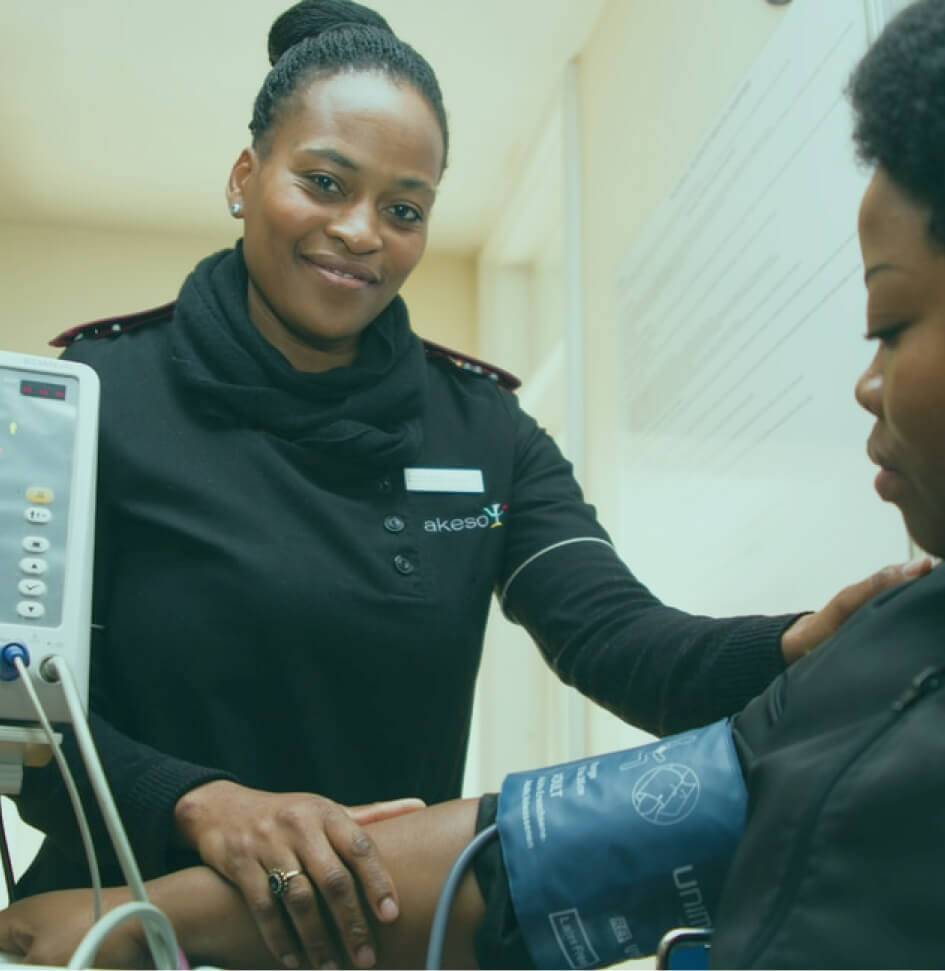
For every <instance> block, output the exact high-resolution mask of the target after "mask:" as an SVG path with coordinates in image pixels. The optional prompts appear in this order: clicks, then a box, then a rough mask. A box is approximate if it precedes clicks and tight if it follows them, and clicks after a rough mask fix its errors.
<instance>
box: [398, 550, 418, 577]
mask: <svg viewBox="0 0 945 971" xmlns="http://www.w3.org/2000/svg"><path fill="white" fill-rule="evenodd" d="M394 569H395V570H396V571H397V572H398V573H402V574H403V575H404V576H405V577H406V576H410V574H411V573H413V571H414V570H415V569H416V567H415V566H414V565H413V563H411V562H410V560H408V559H407V557H406V556H403V555H402V554H400V553H398V554H397V556H395V557H394Z"/></svg>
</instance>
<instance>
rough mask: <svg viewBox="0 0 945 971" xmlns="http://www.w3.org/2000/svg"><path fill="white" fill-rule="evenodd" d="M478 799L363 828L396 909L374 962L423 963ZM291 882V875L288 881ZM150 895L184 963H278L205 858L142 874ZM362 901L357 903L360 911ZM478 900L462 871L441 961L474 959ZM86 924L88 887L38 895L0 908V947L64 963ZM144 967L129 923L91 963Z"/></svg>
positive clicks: (240, 901)
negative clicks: (155, 874) (386, 871)
mask: <svg viewBox="0 0 945 971" xmlns="http://www.w3.org/2000/svg"><path fill="white" fill-rule="evenodd" d="M477 806H478V800H456V801H454V802H449V803H443V804H440V805H437V806H430V807H428V808H426V809H422V810H418V811H417V812H414V813H410V814H408V815H405V816H398V817H396V818H394V819H387V820H383V821H381V822H378V823H373V824H371V825H369V826H367V827H366V829H367V830H368V831H369V832H370V834H371V837H372V839H374V841H375V842H376V844H377V847H378V850H379V851H380V854H381V856H382V857H383V859H384V861H385V863H386V864H387V866H388V867H389V868H390V872H391V874H392V875H393V877H394V881H395V883H396V885H397V892H398V896H399V900H400V917H399V918H398V919H397V920H396V921H395V922H394V923H393V924H379V923H376V924H375V925H374V926H373V927H372V930H373V932H374V934H375V939H376V940H377V942H378V949H379V953H378V966H379V967H389V968H396V967H401V968H404V967H406V968H418V967H423V966H424V963H425V955H426V947H427V940H428V936H429V930H430V923H431V921H432V919H433V911H434V909H435V907H436V903H437V900H438V897H439V893H440V889H441V888H442V886H443V881H444V879H445V878H446V875H447V872H448V871H449V868H450V866H452V864H453V861H454V860H455V859H456V857H457V856H458V854H459V853H460V851H461V850H462V849H463V847H464V846H465V845H466V844H467V843H468V842H469V841H470V840H471V839H472V837H473V836H474V835H475V822H476V809H477ZM289 886H290V889H291V883H290V885H289ZM147 887H148V894H149V896H150V899H151V901H152V902H153V903H154V904H156V905H157V906H158V907H160V908H161V910H163V911H164V912H165V913H166V914H167V915H168V917H170V919H171V921H172V923H173V924H174V927H175V929H176V930H177V936H178V940H179V942H180V945H181V947H182V948H183V949H184V951H185V953H186V954H187V956H188V958H189V959H190V963H191V964H195V965H196V964H200V963H202V964H214V965H217V966H218V967H226V968H266V967H280V965H279V964H278V963H277V962H276V961H275V959H274V958H273V956H272V955H271V954H270V953H269V952H268V950H267V949H266V947H265V945H264V944H263V941H262V938H260V937H259V935H258V934H257V933H256V924H255V922H254V921H253V919H252V917H251V916H250V914H249V911H248V910H247V908H246V905H245V902H244V898H243V896H242V894H241V893H240V892H239V891H238V890H237V889H235V888H234V887H232V886H231V885H230V884H228V883H227V882H226V881H224V880H223V879H222V878H221V877H219V876H218V875H217V874H216V873H215V871H213V870H210V869H209V868H206V867H195V868H192V869H189V870H181V871H179V872H177V873H172V874H168V875H167V876H165V877H159V878H158V879H156V880H150V881H148V884H147ZM128 899H129V893H128V891H127V890H126V889H125V888H114V889H111V890H107V891H106V898H105V905H106V907H107V908H109V909H110V908H112V907H115V906H118V904H120V903H124V902H125V901H127V900H128ZM369 910H370V908H366V910H365V912H366V913H368V912H369ZM483 913H484V905H483V900H482V896H481V894H480V893H479V888H478V886H477V884H476V879H475V876H474V875H473V874H472V872H471V871H470V872H467V874H466V876H465V877H464V879H463V881H462V883H461V885H460V888H459V891H458V893H457V895H456V899H455V901H454V904H453V909H452V916H451V920H450V925H449V933H448V935H447V941H446V951H445V954H444V959H443V960H444V967H465V968H471V967H475V966H476V958H475V954H474V949H473V940H474V935H475V930H476V928H477V926H478V925H479V922H480V920H481V919H482V916H483ZM91 924H92V892H91V890H67V891H58V892H55V893H49V894H40V895H38V896H36V897H31V898H28V899H26V900H22V901H20V902H18V903H16V904H14V905H13V906H11V907H9V908H8V909H7V910H5V911H2V912H0V949H2V950H4V951H8V952H11V953H13V954H17V955H24V956H25V958H26V959H27V960H29V961H30V962H32V963H40V964H60V965H61V964H65V963H66V962H67V961H68V959H69V957H70V956H71V954H72V951H73V950H74V949H75V947H76V946H77V945H78V943H79V941H80V940H81V938H82V936H83V934H84V933H85V931H86V930H88V928H89V927H90V926H91ZM119 966H121V967H148V966H149V959H148V950H147V946H146V944H145V941H144V935H143V933H142V931H141V928H140V926H139V925H138V924H137V922H131V923H129V924H127V925H125V926H124V927H121V928H119V929H118V930H116V931H115V932H114V933H113V934H112V935H110V936H109V938H108V939H107V941H106V943H105V945H104V947H103V949H102V950H101V951H100V952H99V956H98V958H97V961H96V967H119Z"/></svg>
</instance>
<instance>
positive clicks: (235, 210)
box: [230, 202, 243, 218]
mask: <svg viewBox="0 0 945 971" xmlns="http://www.w3.org/2000/svg"><path fill="white" fill-rule="evenodd" d="M230 213H231V214H232V215H233V216H235V217H237V218H239V217H240V216H242V215H243V203H242V202H231V203H230Z"/></svg>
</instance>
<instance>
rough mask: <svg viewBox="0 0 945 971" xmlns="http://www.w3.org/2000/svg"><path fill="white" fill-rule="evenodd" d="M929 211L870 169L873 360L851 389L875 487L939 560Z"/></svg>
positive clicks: (942, 522)
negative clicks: (862, 416) (865, 427)
mask: <svg viewBox="0 0 945 971" xmlns="http://www.w3.org/2000/svg"><path fill="white" fill-rule="evenodd" d="M928 220H929V211H928V209H926V208H925V207H923V206H921V205H918V204H916V203H915V202H913V201H912V200H911V199H909V198H908V197H907V196H906V195H905V194H904V193H903V192H902V191H901V190H900V189H899V188H898V187H897V186H896V184H895V183H894V182H892V180H891V179H890V178H889V177H888V176H887V175H886V174H885V173H884V172H883V171H882V170H880V171H878V172H877V173H876V175H875V176H874V178H873V181H872V182H871V183H870V186H869V188H868V189H867V191H866V194H865V196H864V197H863V202H862V205H861V207H860V247H861V249H862V252H863V266H864V269H865V272H866V286H867V290H868V293H869V297H868V301H867V314H866V320H867V322H866V327H867V335H868V336H869V337H871V338H873V339H875V340H876V341H877V348H876V357H875V358H874V359H873V362H872V363H871V364H870V366H869V368H868V370H867V371H866V372H865V373H864V374H863V376H862V377H861V378H860V380H859V381H858V382H857V386H856V397H857V400H858V401H859V403H860V404H861V405H862V406H863V407H864V408H866V409H867V411H869V412H870V413H872V414H873V415H874V416H875V417H876V424H875V426H874V427H873V430H872V432H871V434H870V437H869V442H868V445H867V450H868V452H869V455H870V458H872V459H873V461H874V462H875V463H876V464H877V465H879V466H880V473H879V475H878V476H877V477H876V490H877V492H879V494H880V496H881V497H882V498H883V499H885V500H886V501H888V502H893V503H895V504H896V505H897V506H898V507H899V508H900V510H902V514H903V517H904V518H905V521H906V527H907V528H908V530H909V532H910V534H911V535H912V537H913V538H914V539H915V541H916V542H917V543H918V544H919V545H920V546H921V547H922V548H923V549H925V550H928V551H929V552H931V553H935V554H937V555H939V556H943V555H945V246H942V245H940V244H938V243H936V242H935V241H933V240H932V239H931V238H930V237H929V234H928Z"/></svg>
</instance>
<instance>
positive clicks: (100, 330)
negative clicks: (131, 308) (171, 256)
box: [49, 300, 176, 347]
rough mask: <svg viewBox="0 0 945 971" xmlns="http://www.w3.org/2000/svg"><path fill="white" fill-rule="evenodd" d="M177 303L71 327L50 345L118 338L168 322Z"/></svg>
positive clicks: (56, 345) (58, 345) (62, 345)
mask: <svg viewBox="0 0 945 971" xmlns="http://www.w3.org/2000/svg"><path fill="white" fill-rule="evenodd" d="M175 302H176V301H173V300H172V301H171V302H170V303H163V304H161V306H160V307H152V308H151V309H150V310H140V311H138V313H136V314H126V315H125V316H123V317H103V318H102V319H101V320H93V321H92V322H91V323H88V324H79V326H78V327H70V328H69V330H64V331H63V332H62V333H61V334H59V336H58V337H54V338H53V339H52V340H51V341H50V342H49V344H50V346H51V347H68V346H69V345H70V344H74V343H75V342H76V341H78V340H95V339H96V338H99V337H117V336H118V335H119V334H124V333H126V332H127V331H129V330H135V329H136V328H138V327H144V326H145V325H146V324H153V323H156V322H157V321H159V320H167V318H168V317H170V316H171V314H172V313H173V312H174V304H175Z"/></svg>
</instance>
